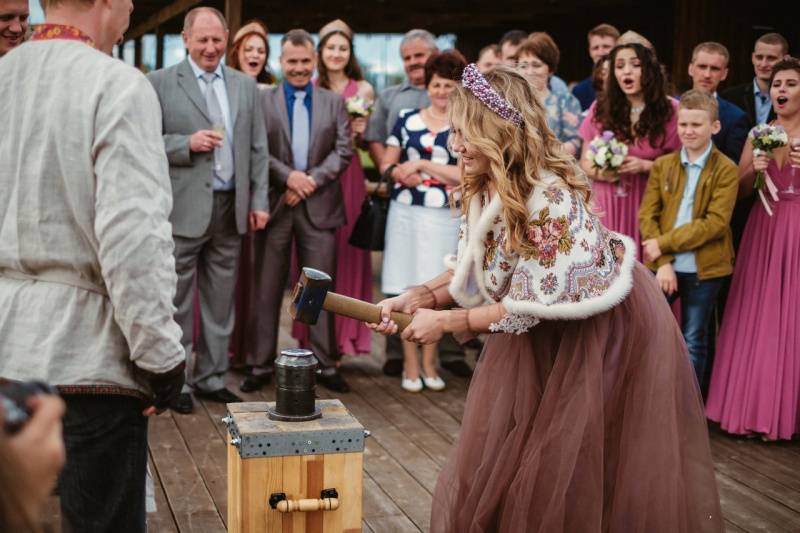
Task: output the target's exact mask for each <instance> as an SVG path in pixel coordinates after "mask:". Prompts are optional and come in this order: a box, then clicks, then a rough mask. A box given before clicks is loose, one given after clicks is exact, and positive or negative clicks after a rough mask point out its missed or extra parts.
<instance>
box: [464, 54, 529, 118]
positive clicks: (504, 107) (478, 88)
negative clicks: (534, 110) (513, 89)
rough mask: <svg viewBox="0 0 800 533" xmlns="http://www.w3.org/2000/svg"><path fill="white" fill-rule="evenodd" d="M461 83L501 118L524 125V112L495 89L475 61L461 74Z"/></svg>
mask: <svg viewBox="0 0 800 533" xmlns="http://www.w3.org/2000/svg"><path fill="white" fill-rule="evenodd" d="M461 85H463V86H464V88H466V89H467V90H469V92H471V93H472V94H473V95H475V98H477V99H478V100H480V101H481V103H483V105H485V106H486V107H488V108H489V109H491V110H492V111H494V112H495V113H497V114H498V115H499V116H500V117H501V118H504V119H505V120H508V121H509V122H511V123H512V124H514V125H515V126H517V127H519V126H522V113H520V112H519V111H517V109H516V108H515V107H514V106H513V105H511V102H509V101H508V100H506V99H505V98H503V97H502V96H500V94H499V93H498V92H497V91H495V90H494V87H492V86H491V85H489V82H488V81H486V78H484V77H483V74H481V72H480V71H479V70H478V66H477V65H476V64H475V63H470V64H469V65H467V66H466V68H464V73H463V74H462V75H461Z"/></svg>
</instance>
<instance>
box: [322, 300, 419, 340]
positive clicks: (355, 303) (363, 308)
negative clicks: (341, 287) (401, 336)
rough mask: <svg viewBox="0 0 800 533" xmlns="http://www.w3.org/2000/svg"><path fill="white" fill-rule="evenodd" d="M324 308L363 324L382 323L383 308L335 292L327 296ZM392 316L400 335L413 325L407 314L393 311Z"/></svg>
mask: <svg viewBox="0 0 800 533" xmlns="http://www.w3.org/2000/svg"><path fill="white" fill-rule="evenodd" d="M322 308H323V309H324V310H326V311H330V312H331V313H335V314H337V315H342V316H346V317H349V318H355V319H356V320H361V321H362V322H371V323H373V324H379V323H380V321H381V308H380V307H378V306H377V305H375V304H371V303H369V302H365V301H363V300H356V299H355V298H350V297H349V296H343V295H341V294H336V293H335V292H329V293H328V294H327V295H326V296H325V301H324V302H323V304H322ZM391 316H392V320H394V321H395V323H396V324H397V327H398V331H397V332H398V333H400V332H401V331H403V330H404V329H406V326H408V325H409V324H410V323H411V318H412V317H411V315H409V314H407V313H400V312H398V311H393V312H392V315H391Z"/></svg>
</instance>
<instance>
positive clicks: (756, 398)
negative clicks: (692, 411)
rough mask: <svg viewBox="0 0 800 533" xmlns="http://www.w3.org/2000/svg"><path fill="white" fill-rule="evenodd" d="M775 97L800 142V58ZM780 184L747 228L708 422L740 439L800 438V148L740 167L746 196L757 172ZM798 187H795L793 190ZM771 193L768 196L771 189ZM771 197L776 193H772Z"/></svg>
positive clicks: (783, 122)
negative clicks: (767, 206) (757, 436)
mask: <svg viewBox="0 0 800 533" xmlns="http://www.w3.org/2000/svg"><path fill="white" fill-rule="evenodd" d="M770 86H771V88H770V97H771V99H772V104H773V107H774V109H775V114H776V115H777V117H778V118H777V120H776V121H775V123H776V124H778V125H780V126H783V128H784V129H785V130H786V132H787V133H788V136H789V139H790V144H791V140H794V142H795V143H800V60H797V59H794V58H791V59H786V60H783V61H781V62H779V63H778V64H776V65H775V67H774V69H773V71H772V82H771V84H770ZM758 171H765V172H766V173H767V174H768V175H769V176H770V178H771V179H772V180H773V182H774V183H775V185H776V186H777V188H778V190H779V192H778V201H777V202H774V201H771V200H770V202H769V203H770V209H771V210H772V215H770V214H769V213H768V212H767V210H766V209H765V207H764V205H763V203H762V202H761V200H760V198H759V199H757V201H756V204H755V205H754V206H753V209H752V210H751V211H750V218H749V219H748V221H747V226H746V227H745V230H744V235H743V237H742V243H741V246H740V247H739V254H738V255H737V257H736V260H737V261H736V268H735V270H734V273H733V282H732V284H731V292H730V296H729V298H728V303H727V306H726V308H725V313H724V315H723V317H724V318H723V322H722V329H721V331H720V337H719V341H718V342H717V353H716V358H715V362H714V368H713V372H712V374H711V386H710V389H709V393H708V402H707V404H706V414H707V416H708V418H710V419H711V420H714V421H716V422H719V423H720V424H721V426H722V429H724V430H725V431H728V432H729V433H735V434H760V435H761V436H762V438H764V439H768V440H775V439H791V438H792V436H793V435H796V434H797V433H800V309H798V302H800V194H798V193H797V192H792V191H791V188H793V189H795V190H797V189H798V188H799V187H800V146H797V147H796V148H795V149H794V150H792V149H791V146H787V147H783V148H778V149H776V150H775V151H774V156H773V157H768V156H767V155H755V156H754V154H753V149H752V147H751V146H750V144H748V145H747V146H745V149H744V152H743V154H742V159H741V162H740V163H739V175H740V180H741V181H740V184H739V194H740V196H741V195H748V194H752V193H753V182H754V178H755V173H756V172H758ZM790 187H791V188H790ZM765 196H766V191H765ZM766 197H768V196H766Z"/></svg>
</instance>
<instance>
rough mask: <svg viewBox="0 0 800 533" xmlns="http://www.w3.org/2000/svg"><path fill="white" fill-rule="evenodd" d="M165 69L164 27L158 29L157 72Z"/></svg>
mask: <svg viewBox="0 0 800 533" xmlns="http://www.w3.org/2000/svg"><path fill="white" fill-rule="evenodd" d="M161 68H164V30H163V26H158V27H157V28H156V70H158V69H161Z"/></svg>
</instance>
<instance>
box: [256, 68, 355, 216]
mask: <svg viewBox="0 0 800 533" xmlns="http://www.w3.org/2000/svg"><path fill="white" fill-rule="evenodd" d="M263 104H264V105H263V107H264V120H265V122H266V124H267V139H268V142H269V181H270V192H269V205H270V208H271V209H274V208H275V206H276V205H277V204H278V202H279V201H280V198H281V196H282V195H283V193H284V192H286V179H287V178H288V177H289V173H290V172H291V171H292V170H294V164H293V156H292V135H291V132H290V130H289V112H288V110H287V108H286V94H285V92H284V89H283V83H280V84H278V85H277V86H275V87H270V88H269V89H267V90H266V91H264V102H263ZM310 136H311V139H310V140H309V143H308V169H307V170H306V174H308V175H309V176H311V177H312V178H314V181H315V182H316V183H317V188H316V190H315V191H314V194H312V195H311V196H310V197H309V198H308V199H306V200H305V201H304V202H302V203H303V204H304V205H305V209H306V212H307V213H308V218H309V220H310V221H311V223H312V224H313V225H314V226H316V227H317V228H318V229H333V228H337V227H339V226H341V225H343V224H344V223H345V222H346V218H345V211H344V202H343V201H342V188H341V185H340V184H339V176H340V175H341V173H342V172H344V170H345V169H346V168H347V166H348V165H349V164H350V159H351V158H352V157H353V140H352V138H351V136H350V120H349V118H348V116H347V111H346V110H345V107H344V101H343V100H342V97H341V96H339V95H338V94H336V93H334V92H331V91H327V90H325V89H320V88H319V87H314V89H313V91H312V92H311V133H310Z"/></svg>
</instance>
